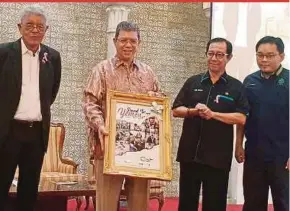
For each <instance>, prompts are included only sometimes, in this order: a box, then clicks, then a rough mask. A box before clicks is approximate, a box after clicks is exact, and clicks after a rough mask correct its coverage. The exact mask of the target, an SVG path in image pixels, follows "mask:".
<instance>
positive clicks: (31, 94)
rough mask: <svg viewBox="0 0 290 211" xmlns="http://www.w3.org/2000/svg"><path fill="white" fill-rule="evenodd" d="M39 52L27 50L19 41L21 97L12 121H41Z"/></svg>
mask: <svg viewBox="0 0 290 211" xmlns="http://www.w3.org/2000/svg"><path fill="white" fill-rule="evenodd" d="M39 51H40V46H39V48H38V50H37V52H36V53H33V52H32V51H30V50H28V49H27V47H26V46H25V44H24V42H23V40H22V39H21V53H22V87H21V97H20V102H19V104H18V108H17V111H16V114H15V116H14V119H18V120H27V121H41V120H42V116H41V111H40V96H39Z"/></svg>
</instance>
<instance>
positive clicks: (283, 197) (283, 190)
mask: <svg viewBox="0 0 290 211" xmlns="http://www.w3.org/2000/svg"><path fill="white" fill-rule="evenodd" d="M286 162H287V160H286V161H285V162H280V163H265V162H258V161H255V163H253V162H250V161H247V160H246V162H245V164H244V177H243V186H244V198H245V203H244V206H243V211H253V210H257V211H267V210H268V192H269V187H270V188H271V194H272V199H273V205H274V210H275V211H289V171H288V170H287V169H285V166H286Z"/></svg>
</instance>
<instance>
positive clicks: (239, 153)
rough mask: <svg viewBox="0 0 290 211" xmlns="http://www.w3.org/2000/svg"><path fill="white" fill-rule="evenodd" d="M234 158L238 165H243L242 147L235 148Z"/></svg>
mask: <svg viewBox="0 0 290 211" xmlns="http://www.w3.org/2000/svg"><path fill="white" fill-rule="evenodd" d="M235 158H236V161H237V162H238V163H243V162H244V161H245V150H244V148H243V147H242V146H236V150H235Z"/></svg>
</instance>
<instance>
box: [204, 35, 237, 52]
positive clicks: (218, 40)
mask: <svg viewBox="0 0 290 211" xmlns="http://www.w3.org/2000/svg"><path fill="white" fill-rule="evenodd" d="M219 42H224V43H226V45H227V52H226V53H227V54H228V55H231V54H232V53H233V45H232V43H231V42H230V41H228V40H226V39H225V38H222V37H216V38H213V39H211V40H210V41H208V43H207V45H206V53H207V52H208V49H209V46H210V44H212V43H219Z"/></svg>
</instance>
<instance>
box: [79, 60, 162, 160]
mask: <svg viewBox="0 0 290 211" xmlns="http://www.w3.org/2000/svg"><path fill="white" fill-rule="evenodd" d="M108 89H111V90H116V91H121V92H127V93H140V94H147V93H148V92H150V91H151V92H152V91H153V92H161V90H160V84H159V82H158V79H157V77H156V75H155V73H154V72H153V71H152V69H151V68H150V67H149V66H148V65H146V64H144V63H142V62H140V61H138V60H134V61H133V63H132V64H131V65H130V66H128V65H127V64H126V63H124V62H123V61H121V60H119V59H118V58H117V57H114V58H111V59H107V60H104V61H102V62H100V63H99V64H97V65H96V66H95V67H94V68H93V70H92V71H91V73H90V75H89V78H88V82H87V86H86V87H85V90H84V96H83V110H84V114H85V119H86V123H87V125H88V135H89V144H90V149H91V156H92V155H94V156H97V158H99V159H101V158H102V157H103V153H102V152H101V148H100V143H99V140H98V136H97V134H98V133H97V131H98V128H99V127H100V126H102V125H104V124H105V116H106V115H105V112H106V94H107V93H106V92H107V90H108Z"/></svg>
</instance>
